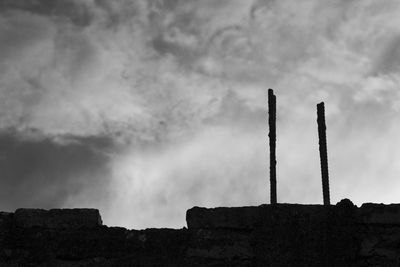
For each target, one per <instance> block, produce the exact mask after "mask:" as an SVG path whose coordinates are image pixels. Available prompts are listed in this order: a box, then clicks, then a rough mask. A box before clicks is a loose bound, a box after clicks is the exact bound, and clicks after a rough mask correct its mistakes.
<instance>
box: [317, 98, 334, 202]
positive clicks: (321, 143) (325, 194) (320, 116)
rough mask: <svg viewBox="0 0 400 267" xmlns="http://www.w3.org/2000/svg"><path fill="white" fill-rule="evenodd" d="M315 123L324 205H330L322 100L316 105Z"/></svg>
mask: <svg viewBox="0 0 400 267" xmlns="http://www.w3.org/2000/svg"><path fill="white" fill-rule="evenodd" d="M317 123H318V138H319V156H320V160H321V176H322V194H323V198H324V205H330V204H331V201H330V196H329V173H328V151H327V145H326V124H325V106H324V102H321V103H319V104H318V105H317Z"/></svg>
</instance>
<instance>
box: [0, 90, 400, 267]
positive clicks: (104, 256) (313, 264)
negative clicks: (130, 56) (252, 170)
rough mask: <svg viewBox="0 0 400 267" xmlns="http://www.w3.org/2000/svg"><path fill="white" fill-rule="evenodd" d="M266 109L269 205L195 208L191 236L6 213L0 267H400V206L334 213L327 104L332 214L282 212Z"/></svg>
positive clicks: (322, 148) (85, 213)
mask: <svg viewBox="0 0 400 267" xmlns="http://www.w3.org/2000/svg"><path fill="white" fill-rule="evenodd" d="M268 110H269V146H270V185H271V205H261V206H258V207H235V208H212V209H208V208H201V207H194V208H191V209H189V210H188V211H187V212H186V222H187V228H186V227H184V228H182V229H165V228H164V229H145V230H128V229H125V228H122V227H107V226H105V225H103V224H102V220H101V217H100V213H99V211H98V210H95V209H52V210H43V209H17V210H16V211H15V212H13V213H7V212H0V267H3V266H43V267H44V266H64V267H75V266H82V267H85V266H86V267H89V266H103V267H108V266H110V267H111V266H137V267H156V266H159V267H164V266H171V267H187V266H194V267H196V266H199V267H200V266H204V267H207V266H210V267H211V266H214V267H225V266H226V267H228V266H229V267H231V266H235V267H236V266H237V267H252V266H255V267H261V266H263V267H264V266H284V267H291V266H293V267H294V266H296V267H321V266H334V267H336V266H337V267H372V266H389V267H390V266H400V204H391V205H383V204H372V203H367V204H363V205H362V206H361V207H360V208H358V207H356V206H355V205H354V204H353V203H352V202H351V201H350V200H348V199H344V200H342V201H340V202H339V203H337V204H336V205H330V198H329V176H328V156H327V154H328V153H327V142H326V124H325V109H324V103H323V102H322V103H319V104H318V105H317V122H318V137H319V152H320V160H321V174H322V186H323V199H324V205H300V204H278V203H277V193H276V192H277V190H276V154H275V151H276V96H275V95H274V93H273V90H272V89H269V90H268ZM138 216H140V214H138Z"/></svg>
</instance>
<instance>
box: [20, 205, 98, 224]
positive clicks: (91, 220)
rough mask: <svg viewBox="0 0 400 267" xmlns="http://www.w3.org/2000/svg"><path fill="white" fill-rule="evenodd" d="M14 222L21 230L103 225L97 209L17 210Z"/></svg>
mask: <svg viewBox="0 0 400 267" xmlns="http://www.w3.org/2000/svg"><path fill="white" fill-rule="evenodd" d="M14 221H15V225H16V226H17V227H21V228H32V227H43V228H53V229H65V228H81V227H85V228H93V227H98V226H101V225H102V221H101V217H100V213H99V211H98V210H97V209H51V210H43V209H17V210H16V211H15V214H14Z"/></svg>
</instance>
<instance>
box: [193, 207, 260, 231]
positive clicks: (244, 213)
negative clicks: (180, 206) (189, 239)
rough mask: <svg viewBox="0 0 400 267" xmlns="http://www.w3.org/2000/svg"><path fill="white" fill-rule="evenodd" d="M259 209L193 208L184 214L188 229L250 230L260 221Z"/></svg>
mask: <svg viewBox="0 0 400 267" xmlns="http://www.w3.org/2000/svg"><path fill="white" fill-rule="evenodd" d="M260 207H261V206H260ZM260 207H237V208H213V209H207V208H200V207H193V208H191V209H189V210H188V211H187V212H186V222H187V225H188V228H189V229H197V228H203V229H207V228H210V229H215V228H232V229H252V228H254V227H255V225H256V224H258V223H259V221H260V215H261V211H262V209H261V208H260Z"/></svg>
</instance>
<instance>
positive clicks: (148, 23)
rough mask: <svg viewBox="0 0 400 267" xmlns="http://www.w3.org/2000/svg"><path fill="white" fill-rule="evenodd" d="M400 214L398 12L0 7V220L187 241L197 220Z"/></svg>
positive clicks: (269, 3) (396, 7)
mask: <svg viewBox="0 0 400 267" xmlns="http://www.w3.org/2000/svg"><path fill="white" fill-rule="evenodd" d="M268 88H273V89H274V90H275V94H276V95H277V102H278V104H277V113H278V114H277V142H278V143H277V159H278V165H277V176H278V201H279V202H287V203H321V202H322V193H321V180H320V168H319V154H318V139H317V138H318V136H317V125H316V104H317V103H318V102H320V101H325V105H326V117H327V127H328V132H327V136H328V157H329V167H330V176H331V185H330V187H331V201H332V203H336V202H338V201H340V199H342V198H345V197H347V198H350V199H351V200H352V201H353V202H354V203H356V204H357V205H360V204H361V203H363V202H384V203H392V202H400V194H399V193H400V91H399V89H400V3H399V1H396V0H387V1H373V0H352V1H349V0H334V1H331V0H329V1H328V0H326V1H320V0H305V1H297V0H279V1H278V0H276V1H274V0H254V1H250V0H249V1H244V0H148V1H146V0H113V1H107V0H0V210H5V211H13V210H14V209H16V208H18V207H41V208H55V207H93V208H98V209H100V211H101V214H102V216H103V221H104V222H105V223H106V224H108V225H119V226H125V227H128V228H146V227H175V228H178V227H182V226H184V225H185V212H186V210H187V209H188V208H190V207H192V206H195V205H197V206H207V207H215V206H241V205H259V204H262V203H268V201H269V189H268V179H269V178H268V167H269V165H268V146H267V144H268V139H267V138H268V128H267V127H268V125H267V89H268Z"/></svg>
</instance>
